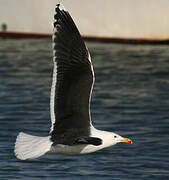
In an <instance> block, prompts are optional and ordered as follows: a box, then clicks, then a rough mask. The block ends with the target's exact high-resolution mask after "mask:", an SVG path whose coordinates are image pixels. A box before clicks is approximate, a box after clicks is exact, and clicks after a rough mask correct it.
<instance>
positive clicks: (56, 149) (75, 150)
mask: <svg viewBox="0 0 169 180" xmlns="http://www.w3.org/2000/svg"><path fill="white" fill-rule="evenodd" d="M102 148H103V146H102V145H101V146H93V145H75V146H68V145H56V146H52V147H51V149H50V151H49V152H48V153H55V154H70V155H71V154H72V155H73V154H87V153H92V152H95V151H98V150H100V149H102Z"/></svg>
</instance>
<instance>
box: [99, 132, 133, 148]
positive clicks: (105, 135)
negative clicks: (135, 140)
mask: <svg viewBox="0 0 169 180" xmlns="http://www.w3.org/2000/svg"><path fill="white" fill-rule="evenodd" d="M101 139H102V140H103V146H104V147H108V146H112V145H115V144H117V143H120V142H124V143H128V144H131V143H132V140H131V139H128V138H124V137H122V136H120V135H118V134H116V133H112V132H107V131H102V137H101Z"/></svg>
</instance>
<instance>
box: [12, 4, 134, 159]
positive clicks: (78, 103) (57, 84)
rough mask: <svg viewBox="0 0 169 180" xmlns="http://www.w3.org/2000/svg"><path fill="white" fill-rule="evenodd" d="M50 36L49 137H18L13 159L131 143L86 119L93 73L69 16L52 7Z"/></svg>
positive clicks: (84, 47)
mask: <svg viewBox="0 0 169 180" xmlns="http://www.w3.org/2000/svg"><path fill="white" fill-rule="evenodd" d="M55 11H56V14H55V15H54V32H53V62H54V69H53V82H52V88H51V101H50V112H51V121H52V126H51V129H50V133H49V136H47V137H38V136H32V135H28V134H25V133H22V132H21V133H19V135H18V136H17V139H16V143H15V150H14V151H15V155H16V157H17V158H19V159H22V160H25V159H31V158H37V157H40V156H42V155H44V154H45V153H58V154H85V153H91V152H95V151H98V150H100V149H103V148H105V147H109V146H112V145H115V144H117V143H119V142H125V143H132V141H131V140H130V139H128V138H123V137H121V136H119V135H118V134H115V133H113V132H107V131H101V130H97V129H96V128H94V127H93V125H92V122H91V117H90V100H91V94H92V88H93V83H94V71H93V66H92V62H91V57H90V54H89V51H88V49H87V47H86V45H85V43H84V41H83V39H82V37H81V35H80V33H79V31H78V29H77V27H76V25H75V24H74V22H73V20H72V18H71V16H70V15H69V13H68V12H67V11H66V10H65V9H64V8H63V7H62V6H61V5H60V4H57V6H56V9H55Z"/></svg>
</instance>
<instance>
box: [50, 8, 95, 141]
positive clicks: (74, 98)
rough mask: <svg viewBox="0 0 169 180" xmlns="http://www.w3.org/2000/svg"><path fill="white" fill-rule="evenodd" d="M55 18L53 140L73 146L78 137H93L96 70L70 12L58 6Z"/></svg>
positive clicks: (52, 105)
mask: <svg viewBox="0 0 169 180" xmlns="http://www.w3.org/2000/svg"><path fill="white" fill-rule="evenodd" d="M54 19H55V22H54V34H53V50H54V64H55V67H54V74H53V76H54V77H53V81H54V82H53V85H52V88H53V91H54V92H53V93H51V98H53V100H52V99H51V102H52V103H51V108H53V110H52V109H51V112H52V111H53V115H52V114H51V118H53V119H52V122H53V127H52V129H51V140H52V141H53V142H54V143H55V144H68V145H72V144H74V143H75V141H76V139H78V138H79V137H89V135H90V110H89V106H90V105H89V103H90V94H91V90H92V85H93V79H94V78H93V70H92V69H93V68H92V64H91V61H90V55H89V52H88V50H87V48H86V46H85V44H84V41H83V39H82V37H81V35H80V33H79V31H78V29H77V27H76V25H75V24H74V22H73V20H72V18H71V16H70V15H69V13H68V12H67V11H65V10H63V9H61V8H60V5H57V7H56V14H55V16H54ZM55 68H56V69H55Z"/></svg>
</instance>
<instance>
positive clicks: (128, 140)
mask: <svg viewBox="0 0 169 180" xmlns="http://www.w3.org/2000/svg"><path fill="white" fill-rule="evenodd" d="M121 142H124V143H127V144H132V140H131V139H128V138H123V139H122V140H121Z"/></svg>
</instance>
